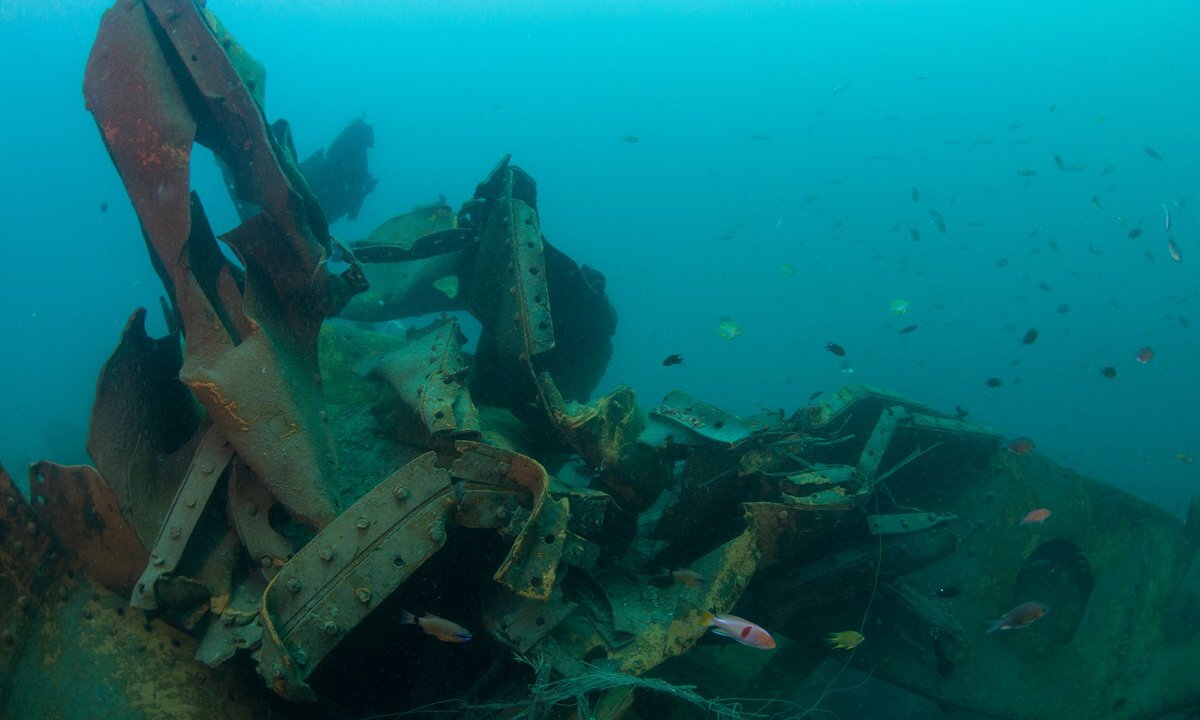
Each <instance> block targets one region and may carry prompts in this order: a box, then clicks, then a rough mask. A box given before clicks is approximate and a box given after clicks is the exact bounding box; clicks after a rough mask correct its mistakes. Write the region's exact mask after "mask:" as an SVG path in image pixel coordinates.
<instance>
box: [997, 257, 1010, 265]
mask: <svg viewBox="0 0 1200 720" xmlns="http://www.w3.org/2000/svg"><path fill="white" fill-rule="evenodd" d="M996 267H1008V258H1000V259H999V260H997V261H996Z"/></svg>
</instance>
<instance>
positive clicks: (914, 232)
mask: <svg viewBox="0 0 1200 720" xmlns="http://www.w3.org/2000/svg"><path fill="white" fill-rule="evenodd" d="M908 234H909V235H911V236H912V239H913V242H921V233H920V232H918V231H917V229H916V228H909V229H908Z"/></svg>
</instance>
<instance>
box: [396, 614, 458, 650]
mask: <svg viewBox="0 0 1200 720" xmlns="http://www.w3.org/2000/svg"><path fill="white" fill-rule="evenodd" d="M400 622H401V623H402V624H405V625H416V626H417V627H419V628H421V629H422V630H424V631H425V634H426V635H432V636H434V637H435V638H437V639H438V640H441V641H442V642H452V643H465V642H470V640H471V633H470V632H469V631H468V630H467V629H466V628H464V627H462V626H461V625H459V624H458V623H455V622H451V621H450V620H447V619H446V618H440V617H438V616H437V615H430V614H429V613H425V614H424V615H422V616H421V617H419V618H418V617H416V616H414V615H413V614H412V613H410V612H409V611H407V610H401V611H400Z"/></svg>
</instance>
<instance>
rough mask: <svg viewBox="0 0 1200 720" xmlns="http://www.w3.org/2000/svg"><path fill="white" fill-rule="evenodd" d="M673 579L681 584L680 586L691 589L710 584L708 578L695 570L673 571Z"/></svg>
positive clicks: (681, 569)
mask: <svg viewBox="0 0 1200 720" xmlns="http://www.w3.org/2000/svg"><path fill="white" fill-rule="evenodd" d="M671 577H672V578H674V579H675V582H677V583H679V584H680V585H688V586H691V587H695V586H696V585H703V584H704V583H706V582H708V578H706V577H704V576H703V575H701V574H700V573H698V572H696V571H695V570H688V569H686V568H680V569H678V570H675V571H673V572H672V573H671Z"/></svg>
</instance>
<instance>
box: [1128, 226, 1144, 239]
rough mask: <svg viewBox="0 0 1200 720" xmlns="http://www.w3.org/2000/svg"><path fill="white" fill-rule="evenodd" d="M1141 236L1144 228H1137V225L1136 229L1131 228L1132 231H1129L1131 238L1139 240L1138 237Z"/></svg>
mask: <svg viewBox="0 0 1200 720" xmlns="http://www.w3.org/2000/svg"><path fill="white" fill-rule="evenodd" d="M1141 236H1142V229H1141V228H1136V227H1135V228H1134V229H1132V230H1130V231H1129V239H1130V240H1137V239H1138V238H1139V237H1141Z"/></svg>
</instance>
